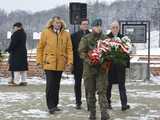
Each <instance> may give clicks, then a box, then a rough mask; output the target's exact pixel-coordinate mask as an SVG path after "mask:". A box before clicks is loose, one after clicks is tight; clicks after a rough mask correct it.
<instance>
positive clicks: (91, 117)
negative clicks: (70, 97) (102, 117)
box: [89, 111, 96, 120]
mask: <svg viewBox="0 0 160 120" xmlns="http://www.w3.org/2000/svg"><path fill="white" fill-rule="evenodd" d="M89 120H96V111H91V112H90V115H89Z"/></svg>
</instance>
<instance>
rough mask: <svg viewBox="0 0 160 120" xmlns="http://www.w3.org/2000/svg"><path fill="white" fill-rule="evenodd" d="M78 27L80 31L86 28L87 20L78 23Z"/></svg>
mask: <svg viewBox="0 0 160 120" xmlns="http://www.w3.org/2000/svg"><path fill="white" fill-rule="evenodd" d="M80 29H81V30H82V31H86V30H88V21H82V22H81V24H80Z"/></svg>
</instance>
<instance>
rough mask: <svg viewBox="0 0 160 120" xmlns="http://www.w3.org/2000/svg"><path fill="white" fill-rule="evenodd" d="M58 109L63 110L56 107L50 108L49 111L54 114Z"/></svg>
mask: <svg viewBox="0 0 160 120" xmlns="http://www.w3.org/2000/svg"><path fill="white" fill-rule="evenodd" d="M56 111H61V109H59V108H58V107H54V108H52V109H50V110H49V113H50V114H54V113H55V112H56Z"/></svg>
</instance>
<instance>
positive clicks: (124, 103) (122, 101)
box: [107, 83, 127, 106]
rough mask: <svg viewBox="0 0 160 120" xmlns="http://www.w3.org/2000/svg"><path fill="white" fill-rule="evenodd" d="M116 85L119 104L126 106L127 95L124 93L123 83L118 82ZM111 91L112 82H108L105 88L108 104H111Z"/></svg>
mask: <svg viewBox="0 0 160 120" xmlns="http://www.w3.org/2000/svg"><path fill="white" fill-rule="evenodd" d="M118 87H119V94H120V100H121V105H122V106H126V105H127V95H126V87H125V83H119V84H118ZM111 91H112V84H109V85H108V88H107V100H108V103H109V104H111Z"/></svg>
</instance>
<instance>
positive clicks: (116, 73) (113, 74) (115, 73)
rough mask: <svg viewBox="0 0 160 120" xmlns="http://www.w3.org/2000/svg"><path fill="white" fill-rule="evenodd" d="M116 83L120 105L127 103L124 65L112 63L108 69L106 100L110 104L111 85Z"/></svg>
mask: <svg viewBox="0 0 160 120" xmlns="http://www.w3.org/2000/svg"><path fill="white" fill-rule="evenodd" d="M113 84H118V88H119V94H120V100H121V105H122V106H125V105H127V95H126V87H125V67H124V66H122V65H119V64H113V65H112V67H111V69H110V71H109V84H108V87H107V100H108V103H109V104H111V91H112V85H113Z"/></svg>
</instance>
